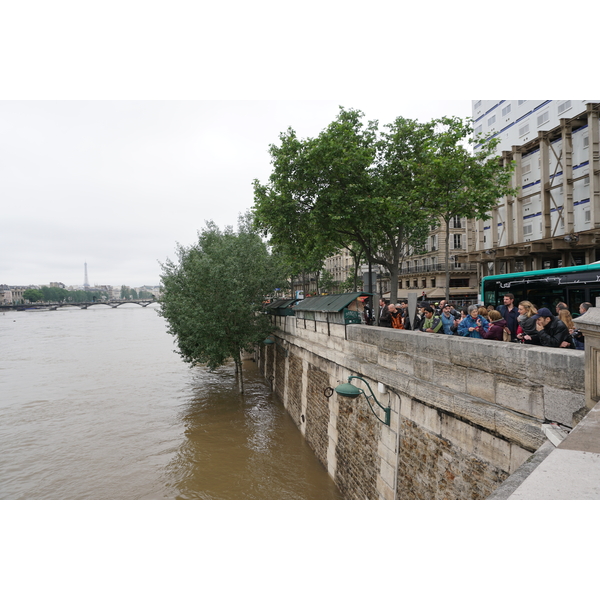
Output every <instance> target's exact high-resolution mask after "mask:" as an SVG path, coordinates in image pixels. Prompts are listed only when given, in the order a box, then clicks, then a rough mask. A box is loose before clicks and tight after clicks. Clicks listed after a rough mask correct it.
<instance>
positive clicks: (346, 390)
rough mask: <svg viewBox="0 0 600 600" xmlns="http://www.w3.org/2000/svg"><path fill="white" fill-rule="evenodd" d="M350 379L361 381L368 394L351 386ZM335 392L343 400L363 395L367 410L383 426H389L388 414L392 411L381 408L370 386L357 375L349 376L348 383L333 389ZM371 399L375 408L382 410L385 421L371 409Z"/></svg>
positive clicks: (387, 407) (381, 405) (388, 408)
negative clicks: (375, 405) (369, 410)
mask: <svg viewBox="0 0 600 600" xmlns="http://www.w3.org/2000/svg"><path fill="white" fill-rule="evenodd" d="M352 379H360V380H361V381H363V382H364V383H365V384H366V385H367V387H368V388H369V392H370V394H369V395H367V393H366V392H365V391H364V390H362V389H360V388H358V387H356V386H355V385H353V384H352V383H350V381H351V380H352ZM335 391H336V392H337V393H338V394H339V395H340V396H344V397H345V398H358V396H360V395H361V394H364V395H365V398H366V400H367V403H368V404H369V408H370V409H371V412H372V413H373V414H374V415H375V417H377V419H379V420H380V421H381V422H382V423H383V424H384V425H387V426H388V427H389V425H390V418H391V417H390V414H391V411H392V409H391V408H390V407H389V406H383V404H380V403H379V401H378V400H377V398H375V394H374V393H373V390H372V389H371V386H370V385H369V383H368V381H366V380H364V379H363V378H362V377H359V376H358V375H350V377H348V382H347V383H342V384H340V385H338V386H337V387H336V388H335ZM371 399H373V400H374V401H375V403H376V404H377V406H379V407H380V408H381V409H383V412H384V413H385V420H383V419H382V418H380V417H379V415H378V414H377V413H376V412H375V409H374V408H373V405H372V404H371Z"/></svg>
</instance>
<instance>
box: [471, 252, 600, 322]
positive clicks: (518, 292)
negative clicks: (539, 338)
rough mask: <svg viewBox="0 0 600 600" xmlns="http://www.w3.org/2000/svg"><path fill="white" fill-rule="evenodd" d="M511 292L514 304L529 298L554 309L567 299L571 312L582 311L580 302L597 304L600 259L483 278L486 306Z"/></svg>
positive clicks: (495, 303) (500, 302)
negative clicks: (576, 264) (570, 265)
mask: <svg viewBox="0 0 600 600" xmlns="http://www.w3.org/2000/svg"><path fill="white" fill-rule="evenodd" d="M507 292H511V293H512V294H513V295H514V297H515V306H517V305H518V304H519V302H521V301H523V300H529V302H531V303H532V304H533V305H534V306H536V307H537V308H538V309H540V308H542V307H544V306H545V307H546V308H549V309H550V310H551V311H552V313H553V314H554V312H555V310H554V309H555V307H556V305H557V304H558V303H559V302H564V303H565V304H566V305H567V306H568V307H569V310H570V311H571V312H572V313H577V314H579V305H580V304H581V303H582V302H590V303H591V304H592V305H593V306H595V305H596V297H597V296H600V261H598V262H595V263H591V264H589V265H579V266H576V267H561V268H558V269H542V270H540V271H526V272H524V273H505V274H503V275H490V276H488V277H484V278H483V279H482V280H481V298H482V301H483V303H484V305H485V306H489V305H490V304H492V305H493V306H499V305H500V304H503V298H504V295H505V294H506V293H507Z"/></svg>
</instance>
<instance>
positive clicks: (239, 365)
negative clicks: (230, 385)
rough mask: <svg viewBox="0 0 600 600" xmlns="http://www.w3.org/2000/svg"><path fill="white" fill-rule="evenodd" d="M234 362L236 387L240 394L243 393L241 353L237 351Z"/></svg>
mask: <svg viewBox="0 0 600 600" xmlns="http://www.w3.org/2000/svg"><path fill="white" fill-rule="evenodd" d="M233 360H234V362H235V378H236V379H237V384H238V389H239V391H240V394H243V393H244V377H243V374H242V359H241V353H239V352H238V355H237V356H235V357H234V359H233Z"/></svg>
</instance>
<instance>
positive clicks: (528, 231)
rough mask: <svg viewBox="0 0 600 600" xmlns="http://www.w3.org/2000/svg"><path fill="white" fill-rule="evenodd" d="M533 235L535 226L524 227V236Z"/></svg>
mask: <svg viewBox="0 0 600 600" xmlns="http://www.w3.org/2000/svg"><path fill="white" fill-rule="evenodd" d="M532 233H533V224H531V223H529V225H523V235H531V234H532Z"/></svg>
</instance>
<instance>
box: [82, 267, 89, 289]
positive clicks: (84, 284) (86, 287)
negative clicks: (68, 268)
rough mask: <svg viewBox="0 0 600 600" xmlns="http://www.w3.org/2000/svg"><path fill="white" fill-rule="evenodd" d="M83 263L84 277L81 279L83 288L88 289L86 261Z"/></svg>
mask: <svg viewBox="0 0 600 600" xmlns="http://www.w3.org/2000/svg"><path fill="white" fill-rule="evenodd" d="M83 265H84V269H85V279H84V281H83V288H84V289H86V290H89V289H90V282H89V280H88V274H87V263H83Z"/></svg>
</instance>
